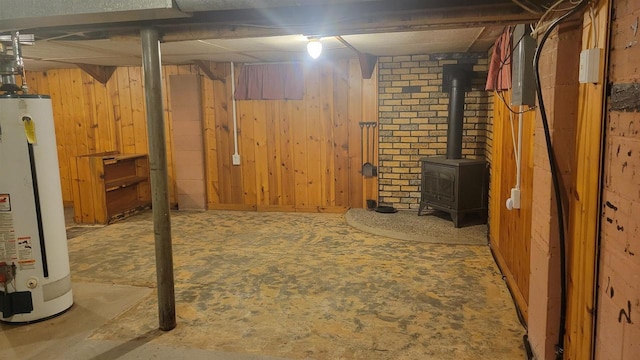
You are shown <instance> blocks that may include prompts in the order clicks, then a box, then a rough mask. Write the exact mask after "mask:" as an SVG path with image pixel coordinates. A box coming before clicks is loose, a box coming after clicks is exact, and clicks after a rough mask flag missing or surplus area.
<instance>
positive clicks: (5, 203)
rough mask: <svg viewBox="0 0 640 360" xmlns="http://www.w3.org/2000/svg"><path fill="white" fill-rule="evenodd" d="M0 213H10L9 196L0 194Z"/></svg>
mask: <svg viewBox="0 0 640 360" xmlns="http://www.w3.org/2000/svg"><path fill="white" fill-rule="evenodd" d="M0 211H11V196H9V194H0Z"/></svg>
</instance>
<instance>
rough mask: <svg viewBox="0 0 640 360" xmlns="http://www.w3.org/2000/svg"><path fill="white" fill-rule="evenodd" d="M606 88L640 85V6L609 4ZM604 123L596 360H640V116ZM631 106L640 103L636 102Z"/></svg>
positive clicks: (620, 114)
mask: <svg viewBox="0 0 640 360" xmlns="http://www.w3.org/2000/svg"><path fill="white" fill-rule="evenodd" d="M613 10H614V17H613V24H612V34H611V53H610V62H609V82H610V83H611V85H612V87H613V88H614V89H615V88H616V87H619V86H624V85H625V84H637V83H638V82H640V62H639V60H638V59H640V43H639V42H638V41H640V34H638V33H637V32H636V30H634V28H637V26H638V18H639V17H640V0H614V1H613ZM612 97H614V98H615V95H612V96H611V97H609V99H608V100H609V104H610V105H609V106H610V109H609V111H608V118H607V119H606V121H607V122H606V135H605V139H606V144H605V157H604V183H603V186H604V189H603V202H602V220H601V224H602V226H601V245H600V274H599V280H598V289H597V292H598V308H597V313H596V322H597V324H596V359H616V360H619V359H624V360H631V359H640V111H638V109H635V110H627V111H625V110H622V109H618V110H616V109H612V108H611V106H612V104H613V102H612V101H613V100H615V99H612ZM636 101H637V102H639V101H640V100H639V99H637V98H636Z"/></svg>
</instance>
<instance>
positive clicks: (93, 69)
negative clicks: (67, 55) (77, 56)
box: [76, 64, 116, 84]
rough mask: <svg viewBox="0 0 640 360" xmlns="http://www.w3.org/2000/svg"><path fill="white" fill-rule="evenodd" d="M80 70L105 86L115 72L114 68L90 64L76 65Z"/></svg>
mask: <svg viewBox="0 0 640 360" xmlns="http://www.w3.org/2000/svg"><path fill="white" fill-rule="evenodd" d="M76 65H77V66H78V67H79V68H80V69H82V70H83V71H84V72H86V73H87V74H89V75H91V77H93V78H94V79H96V80H97V81H98V82H100V83H101V84H106V83H107V82H108V81H109V79H111V75H113V73H114V72H115V71H116V67H115V66H100V65H91V64H76Z"/></svg>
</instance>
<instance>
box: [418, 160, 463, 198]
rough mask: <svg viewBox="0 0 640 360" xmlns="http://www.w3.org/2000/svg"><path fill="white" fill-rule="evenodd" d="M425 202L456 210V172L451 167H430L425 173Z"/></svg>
mask: <svg viewBox="0 0 640 360" xmlns="http://www.w3.org/2000/svg"><path fill="white" fill-rule="evenodd" d="M423 179H424V184H423V189H424V196H425V200H426V201H428V202H429V203H433V204H437V205H440V206H445V207H448V208H454V207H455V202H456V190H455V189H456V171H455V168H453V167H449V166H429V167H428V168H427V169H425V171H424V173H423Z"/></svg>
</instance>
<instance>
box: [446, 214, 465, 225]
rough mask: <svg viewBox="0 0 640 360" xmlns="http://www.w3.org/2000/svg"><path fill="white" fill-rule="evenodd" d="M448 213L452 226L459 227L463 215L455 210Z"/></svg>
mask: <svg viewBox="0 0 640 360" xmlns="http://www.w3.org/2000/svg"><path fill="white" fill-rule="evenodd" d="M449 214H450V215H451V220H453V226H454V227H455V228H459V227H460V221H461V220H462V218H463V217H464V215H462V214H458V213H455V212H451V213H449Z"/></svg>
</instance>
